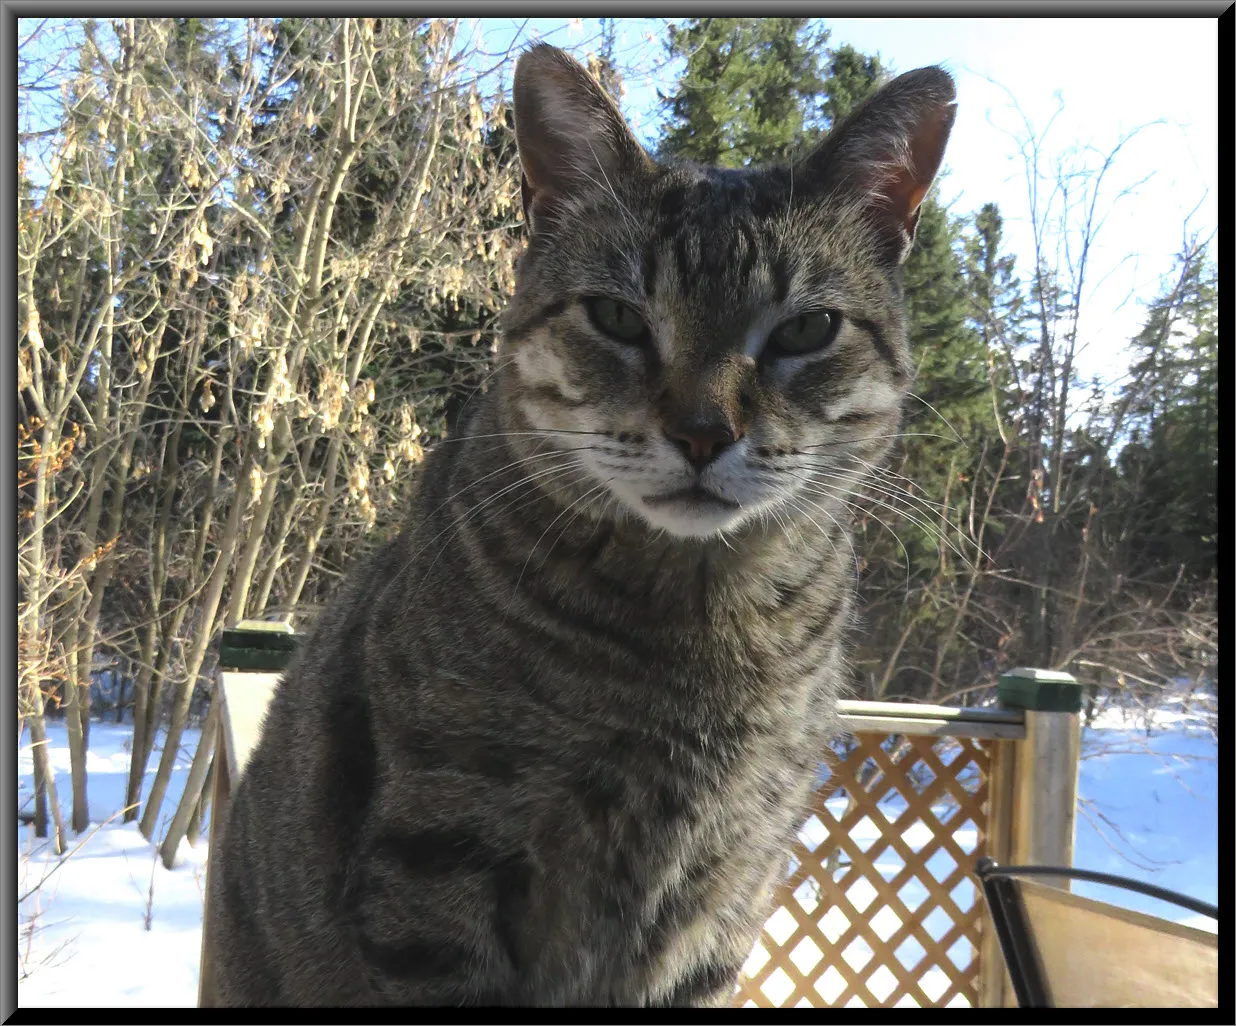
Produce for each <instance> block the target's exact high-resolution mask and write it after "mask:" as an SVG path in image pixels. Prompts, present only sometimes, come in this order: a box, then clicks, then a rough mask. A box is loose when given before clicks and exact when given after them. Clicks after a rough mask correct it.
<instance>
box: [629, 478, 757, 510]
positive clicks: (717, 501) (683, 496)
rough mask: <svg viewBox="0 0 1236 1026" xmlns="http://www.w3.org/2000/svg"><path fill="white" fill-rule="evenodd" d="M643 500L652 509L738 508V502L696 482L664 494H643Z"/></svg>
mask: <svg viewBox="0 0 1236 1026" xmlns="http://www.w3.org/2000/svg"><path fill="white" fill-rule="evenodd" d="M643 500H644V502H645V503H646V504H647V505H649V506H651V507H652V508H653V509H665V508H666V507H673V506H680V507H686V508H687V509H688V510H695V509H709V508H711V509H716V508H718V507H719V508H721V509H738V508H739V504H738V503H737V502H734V501H733V500H732V499H727V498H725V497H724V496H722V495H718V494H717V493H716V492H713V491H709V490H708V489H707V488H705V487H704V486H703V485H701V484H699V483H696V484H693V485H688V486H687V487H686V488H679V489H677V490H676V491H673V492H666V493H665V494H664V495H645V496H643Z"/></svg>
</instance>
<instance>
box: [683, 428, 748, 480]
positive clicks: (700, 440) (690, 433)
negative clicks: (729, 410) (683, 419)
mask: <svg viewBox="0 0 1236 1026" xmlns="http://www.w3.org/2000/svg"><path fill="white" fill-rule="evenodd" d="M665 437H666V438H668V439H669V440H670V441H671V442H673V443H674V444H675V445H677V446H678V448H679V449H681V450H682V454H683V455H684V456H686V458H687V459H688V460H690V461H691V465H692V466H693V467H695V469H696V470H703V469H704V468H705V467H706V466H707V465H708V464H709V463H711V462H712V461H713V460H714V459H716V458H717V457H718V456H720V455H721V453H722V452H723V451H724V450H725V449H727V448H728V447H729V446H731V445H733V444H734V443H735V442H736V441H738V439H739V438H741V437H742V432H741V431H739V432H738V433H737V435H736V434H735V432H734V430H733V429H732V428H731V427H730V426H729V425H728V424H711V425H708V426H699V425H695V424H683V425H680V426H678V427H674V428H667V429H666V431H665Z"/></svg>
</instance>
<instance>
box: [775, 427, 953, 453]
mask: <svg viewBox="0 0 1236 1026" xmlns="http://www.w3.org/2000/svg"><path fill="white" fill-rule="evenodd" d="M896 438H942V439H944V440H945V441H948V440H949V437H948V435H942V434H939V433H938V432H932V431H896V432H893V433H892V434H887V435H860V436H859V437H858V438H838V439H836V440H835V441H832V442H817V443H815V444H814V445H803V446H800V447H799V451H800V452H810V451H811V450H813V449H825V448H828V447H830V446H832V447H836V446H839V445H857V444H858V443H859V442H879V441H887V440H889V439H896Z"/></svg>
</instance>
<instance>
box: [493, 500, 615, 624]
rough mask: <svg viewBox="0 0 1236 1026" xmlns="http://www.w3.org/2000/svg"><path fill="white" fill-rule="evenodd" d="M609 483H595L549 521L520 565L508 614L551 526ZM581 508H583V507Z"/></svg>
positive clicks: (563, 530)
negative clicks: (530, 564)
mask: <svg viewBox="0 0 1236 1026" xmlns="http://www.w3.org/2000/svg"><path fill="white" fill-rule="evenodd" d="M611 480H612V479H611ZM609 483H610V482H609V481H602V482H601V483H600V484H597V485H594V486H593V487H592V488H589V489H588V491H586V492H584V493H583V494H582V495H580V496H578V497H577V498H576V499H575V500H574V501H573V502H572V503H571V504H570V505H569V506H567V507H566V508H565V509H563V510H562V511H561V512H560V513H559V514H558V515H557V516H556V517H554V519H553V520H551V521H550V522H549V525H548V526H547V527H546V528H545V530H544V531H542V532H541V534H540V536H539V537H538V538H537V540H536V541H535V542H534V543H533V545H532V548H531V549H530V550H529V552H528V558H527V559H525V560H524V565H523V566H522V567H520V570H519V576H518V577H517V578H515V586H514V587H513V588H512V589H511V597H510V600H509V601H508V602H507V606H506V613H507V614H509V613H510V611H511V603H513V602H514V601H515V596H516V595H517V594H518V593H519V585H520V583H521V582H522V581H523V579H524V573H525V572H526V571H527V569H528V564H529V563H530V562H532V557H533V556H534V555H535V554H536V550H537V547H538V546H539V545H540V544H541V542H542V541H544V540H545V536H546V535H547V534H549V532H550V530H551V528H553V526H554V524H556V523H557V522H558V521H559V520H561V519H562V518H563V517H564V516H566V514H568V513H570V512H571V510H573V509H575V507H576V506H579V505H580V504H581V503H583V502H586V501H587V500H588V499H589V498H590V497H591V496H593V495H595V494H596V493H597V492H599V491H603V490H605V489H606V488H608V487H609ZM581 508H582V507H581ZM574 519H575V516H572V517H571V519H570V520H568V521H567V522H566V523H565V524H564V525H563V528H562V532H561V533H560V534H559V535H558V538H557V539H556V540H555V542H554V544H555V545H556V544H557V542H558V541H560V540H561V539H562V535H563V534H565V533H566V530H567V528H569V527H570V526H571V522H572V521H573V520H574ZM553 548H554V546H553V545H551V546H550V547H549V550H548V551H547V552H546V553H545V559H542V560H541V566H542V567H543V566H544V565H545V561H546V560H547V559H549V554H550V552H552V551H553Z"/></svg>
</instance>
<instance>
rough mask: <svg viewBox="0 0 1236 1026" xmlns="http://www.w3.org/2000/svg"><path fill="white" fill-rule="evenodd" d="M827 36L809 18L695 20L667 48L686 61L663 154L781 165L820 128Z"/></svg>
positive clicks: (670, 103) (672, 99)
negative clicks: (820, 98) (771, 162)
mask: <svg viewBox="0 0 1236 1026" xmlns="http://www.w3.org/2000/svg"><path fill="white" fill-rule="evenodd" d="M827 38H828V33H827V31H825V30H823V29H820V28H818V27H815V26H813V25H812V24H811V23H810V22H809V21H808V19H806V18H692V19H689V20H688V21H687V22H686V24H685V25H683V26H681V27H680V26H676V25H671V26H670V30H669V41H668V43H667V46H666V48H667V50H668V52H669V54H670V55H671V56H673V57H685V58H686V70H685V72H684V73H683V75H682V77H681V78H680V79H679V80H678V82H677V84H676V85H675V88H674V91H673V92H672V93H671V94H669V95H668V96H667V95H665V94H659V95H660V97H661V100H662V102H663V103H664V104H665V105H666V107H667V108H668V110H669V113H670V119H669V122H668V124H667V126H666V128H665V130H664V134H663V135H662V138H661V142H660V146H659V153H660V154H661V155H662V156H669V157H682V158H685V159H687V160H694V161H698V162H699V163H702V164H718V165H720V166H722V167H742V166H744V165H745V164H750V163H764V162H768V161H775V160H781V159H783V158H785V157H787V156H788V155H790V154H791V153H792V152H794V151H795V150H797V149H798V148H799V147H800V146H801V144H802V141H803V139H804V137H805V136H806V135H807V133H808V132H809V131H810V130H811V129H814V128H816V127H818V125H819V120H820V119H819V116H818V113H817V112H818V111H819V97H820V95H821V93H822V91H823V89H824V56H825V54H824V43H825V41H826V40H827Z"/></svg>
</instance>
